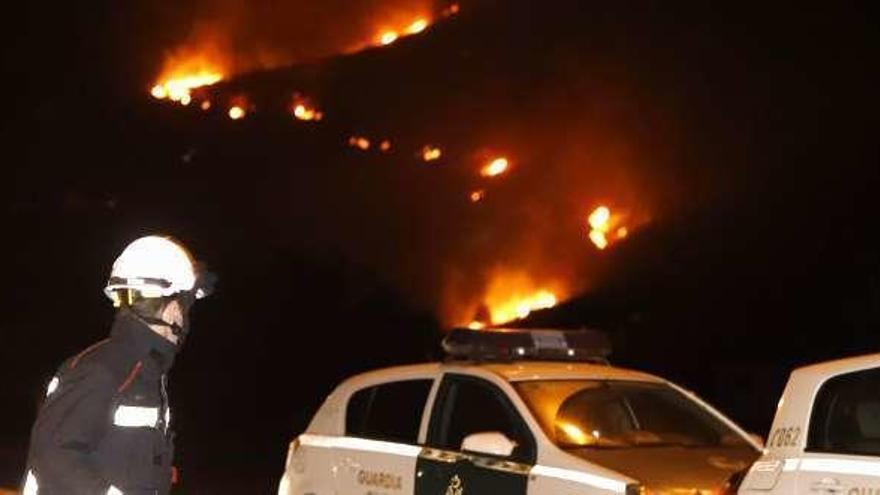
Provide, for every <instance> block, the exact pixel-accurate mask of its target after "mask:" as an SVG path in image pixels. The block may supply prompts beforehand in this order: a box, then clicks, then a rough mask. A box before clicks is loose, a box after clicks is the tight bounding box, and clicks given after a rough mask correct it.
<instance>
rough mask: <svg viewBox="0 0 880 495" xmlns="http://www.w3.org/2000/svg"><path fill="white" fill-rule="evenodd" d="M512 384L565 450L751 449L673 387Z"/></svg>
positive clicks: (556, 382)
mask: <svg viewBox="0 0 880 495" xmlns="http://www.w3.org/2000/svg"><path fill="white" fill-rule="evenodd" d="M513 385H514V387H516V389H517V391H518V392H519V394H520V395H521V396H522V397H523V399H524V400H525V402H526V404H527V405H528V407H529V409H531V411H532V414H534V415H535V418H536V419H537V420H538V422H539V423H540V424H541V427H542V428H543V430H544V432H545V433H546V434H547V436H548V437H550V439H551V440H553V441H554V442H555V443H556V444H557V445H559V446H560V447H562V448H597V449H601V448H632V447H663V446H679V447H728V446H730V447H742V446H745V445H747V442H746V440H745V439H744V438H743V437H742V435H740V434H739V433H737V432H736V431H734V430H733V429H732V428H730V427H729V426H728V425H727V424H726V423H725V422H723V421H722V420H720V419H719V418H718V417H716V416H715V415H714V414H712V413H711V412H709V411H707V410H706V409H705V408H703V407H702V406H701V405H700V404H698V403H697V402H695V401H693V400H691V399H690V398H688V397H687V396H686V395H684V394H682V393H681V392H679V391H678V390H676V389H674V388H672V387H670V386H669V385H665V384H660V383H644V382H630V381H616V380H607V381H606V380H534V381H522V382H515V383H513Z"/></svg>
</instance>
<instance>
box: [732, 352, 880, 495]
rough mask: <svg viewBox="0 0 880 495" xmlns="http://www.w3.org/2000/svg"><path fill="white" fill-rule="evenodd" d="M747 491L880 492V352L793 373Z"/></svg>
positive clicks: (744, 487)
mask: <svg viewBox="0 0 880 495" xmlns="http://www.w3.org/2000/svg"><path fill="white" fill-rule="evenodd" d="M739 493H741V494H761V495H776V494H789V493H840V494H848V495H873V494H880V354H872V355H868V356H860V357H854V358H849V359H841V360H837V361H830V362H826V363H821V364H816V365H812V366H806V367H803V368H798V369H796V370H794V371H793V372H792V373H791V376H790V377H789V379H788V384H787V385H786V386H785V391H784V392H783V394H782V398H781V399H780V400H779V406H778V408H777V410H776V417H775V419H774V420H773V427H772V429H771V430H770V437H769V439H768V441H767V446H766V449H765V450H764V455H763V456H762V457H761V458H760V459H759V460H758V461H756V462H755V463H754V464H753V465H752V467H751V468H750V469H749V471H748V474H746V476H745V478H744V479H743V480H742V482H741V484H740V488H739Z"/></svg>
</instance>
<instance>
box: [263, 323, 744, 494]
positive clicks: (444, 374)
mask: <svg viewBox="0 0 880 495" xmlns="http://www.w3.org/2000/svg"><path fill="white" fill-rule="evenodd" d="M444 349H445V351H446V354H447V359H446V360H444V361H441V362H435V363H425V364H417V365H409V366H395V367H389V368H383V369H380V370H375V371H370V372H367V373H362V374H359V375H356V376H353V377H351V378H348V379H347V380H344V381H343V382H342V383H340V384H339V385H338V386H337V387H336V388H335V389H334V390H333V391H332V393H330V395H329V396H328V397H327V398H326V400H325V401H324V403H323V404H322V405H321V407H320V408H319V409H318V411H317V412H316V413H315V415H314V417H313V418H312V421H311V423H310V424H309V425H308V427H307V428H306V430H305V431H304V432H303V433H302V434H300V435H297V436H296V437H295V438H294V439H293V441H291V443H290V448H289V451H288V457H287V463H286V464H285V471H284V474H283V477H282V480H281V482H280V486H279V494H280V495H288V494H294V493H312V492H314V493H323V492H326V491H327V490H328V489H331V487H335V488H333V489H335V490H336V491H338V492H341V493H365V492H376V491H380V492H383V493H415V494H417V495H420V494H425V493H432V494H434V493H447V494H453V495H454V494H465V493H491V492H492V491H495V492H497V493H505V494H512V495H516V494H520V493H521V494H526V493H529V494H559V493H622V494H626V493H640V491H641V490H643V489H645V488H647V489H651V490H661V491H662V490H667V489H682V490H690V491H689V492H688V493H692V492H693V490H695V489H696V490H704V489H705V490H712V489H716V488H718V487H720V486H721V485H722V484H723V482H724V481H725V479H726V478H727V477H728V476H729V475H730V474H731V473H733V472H734V471H736V470H739V469H743V468H745V467H746V466H748V464H749V463H750V462H751V461H752V460H754V459H755V458H756V457H757V456H758V454H759V445H757V443H756V442H755V441H754V440H752V438H751V437H750V436H749V435H748V434H747V433H746V432H744V431H743V430H742V429H740V428H739V427H738V426H737V425H735V424H734V423H733V422H732V421H731V420H729V419H728V418H726V417H725V416H724V415H722V414H721V413H720V412H718V411H717V410H715V409H713V408H712V407H711V406H709V405H708V404H707V403H705V402H704V401H702V400H701V399H699V398H698V397H697V396H696V395H694V394H693V393H692V392H689V391H687V390H686V389H684V388H682V387H679V386H677V385H675V384H673V383H671V382H669V381H667V380H665V379H663V378H661V377H658V376H654V375H651V374H649V373H644V372H640V371H636V370H630V369H625V368H619V367H616V366H612V365H611V364H609V361H608V357H609V355H610V346H609V344H608V339H606V338H605V336H604V335H602V334H601V333H599V332H595V331H589V330H579V331H559V330H512V329H495V330H491V331H487V330H479V331H475V330H468V329H458V330H454V331H452V332H451V333H449V334H448V335H447V336H446V338H445V339H444ZM670 473H677V474H670Z"/></svg>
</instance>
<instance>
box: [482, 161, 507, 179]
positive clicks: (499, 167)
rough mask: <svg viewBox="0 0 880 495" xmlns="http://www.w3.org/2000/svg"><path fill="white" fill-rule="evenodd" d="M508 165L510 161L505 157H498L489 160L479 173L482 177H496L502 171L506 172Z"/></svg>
mask: <svg viewBox="0 0 880 495" xmlns="http://www.w3.org/2000/svg"><path fill="white" fill-rule="evenodd" d="M509 166H510V162H509V161H507V158H504V157H498V158H495V159H493V160H492V161H490V162H489V163H488V164H487V165H486V166H485V167H483V168H482V169H481V170H480V175H482V176H483V177H496V176H499V175H501V174H503V173H504V172H507V169H508V167H509Z"/></svg>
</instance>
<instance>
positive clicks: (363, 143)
mask: <svg viewBox="0 0 880 495" xmlns="http://www.w3.org/2000/svg"><path fill="white" fill-rule="evenodd" d="M348 145H349V146H351V147H352V148H357V149H359V150H361V151H367V150H368V149H370V140H369V139H367V138H365V137H363V136H352V137H350V138H348Z"/></svg>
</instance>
